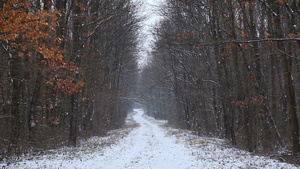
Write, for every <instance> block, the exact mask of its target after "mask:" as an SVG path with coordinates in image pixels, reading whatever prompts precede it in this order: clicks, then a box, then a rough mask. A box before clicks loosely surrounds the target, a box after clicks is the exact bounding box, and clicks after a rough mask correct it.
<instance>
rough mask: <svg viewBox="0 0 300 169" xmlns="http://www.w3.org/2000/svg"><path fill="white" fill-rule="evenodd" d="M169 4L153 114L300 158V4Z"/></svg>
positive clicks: (240, 0) (161, 29) (257, 0)
mask: <svg viewBox="0 0 300 169" xmlns="http://www.w3.org/2000/svg"><path fill="white" fill-rule="evenodd" d="M166 4H167V6H166V10H164V11H163V15H164V16H165V19H164V20H163V21H162V22H161V23H160V24H159V26H158V28H157V30H156V34H157V39H158V40H157V43H156V50H155V51H154V52H153V56H154V58H153V63H152V65H153V66H151V67H149V68H148V69H147V70H145V71H144V74H147V73H148V72H155V73H152V75H151V76H144V81H151V82H152V83H148V84H149V87H150V86H151V90H149V93H148V95H145V97H144V99H145V102H147V103H149V105H148V107H147V109H148V112H149V113H150V114H152V115H154V116H156V117H164V116H166V119H168V120H169V122H170V123H171V124H173V125H175V126H178V127H181V128H186V129H190V130H193V131H195V132H196V133H198V134H199V135H206V136H219V137H225V138H226V139H228V140H230V141H231V143H232V144H233V145H237V146H239V147H243V148H247V149H248V150H249V151H251V152H253V151H274V150H277V149H282V148H289V149H290V150H292V151H293V152H294V153H299V151H300V147H299V106H300V102H299V99H297V98H299V96H300V88H299V85H297V84H299V82H300V81H299V80H300V72H299V54H300V34H299V32H300V31H299V28H300V11H299V9H300V2H299V1H297V0H292V1H279V0H254V1H253V0H225V1H215V0H204V1H203V0H201V1H200V0H197V1H183V0H167V2H166ZM166 102H168V104H166ZM162 114H166V115H162Z"/></svg>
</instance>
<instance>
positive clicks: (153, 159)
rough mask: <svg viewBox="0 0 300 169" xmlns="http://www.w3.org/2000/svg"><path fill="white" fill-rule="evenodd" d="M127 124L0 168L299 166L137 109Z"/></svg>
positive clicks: (3, 164)
mask: <svg viewBox="0 0 300 169" xmlns="http://www.w3.org/2000/svg"><path fill="white" fill-rule="evenodd" d="M126 123H127V125H126V127H125V128H123V129H119V130H114V131H112V132H110V133H109V134H108V135H107V136H106V137H93V138H91V139H88V140H82V141H81V142H80V146H78V147H77V148H68V147H65V148H62V149H58V150H51V151H49V152H47V153H45V154H44V155H38V156H30V155H24V156H23V157H20V158H19V159H18V160H16V161H15V162H10V163H8V161H4V162H1V163H0V168H2V169H3V168H28V169H29V168H99V169H101V168H103V169H125V168H128V169H181V168H189V169H199V168H202V169H203V168H209V169H212V168H218V169H219V168H289V169H293V168H295V169H296V168H298V167H297V166H294V165H292V164H288V163H283V162H280V161H278V160H274V159H270V158H267V157H263V156H257V155H251V154H250V153H248V152H246V151H243V150H239V149H236V148H232V147H231V146H229V145H228V143H227V142H226V141H224V140H221V139H216V138H207V137H199V136H196V135H193V134H192V133H191V132H188V131H184V130H178V129H173V128H170V127H167V125H166V121H158V120H154V119H153V118H150V117H148V116H146V115H145V114H144V113H143V110H140V109H136V110H135V111H134V112H133V113H131V114H129V115H128V118H127V120H126Z"/></svg>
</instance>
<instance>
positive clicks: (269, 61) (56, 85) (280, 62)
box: [0, 0, 300, 161]
mask: <svg viewBox="0 0 300 169" xmlns="http://www.w3.org/2000/svg"><path fill="white" fill-rule="evenodd" d="M137 11H138V4H136V3H133V2H132V1H130V0H2V1H1V2H0V56H1V57H0V161H1V159H3V158H6V157H9V156H13V155H21V154H26V153H33V154H34V153H35V152H41V151H43V150H48V149H54V148H59V147H62V146H70V147H76V146H77V145H78V144H79V143H78V140H79V139H88V138H91V137H93V136H104V135H105V134H106V133H107V132H108V131H110V130H113V129H117V128H122V127H123V126H124V124H125V119H126V116H127V114H128V113H130V112H131V111H132V110H133V109H134V108H135V107H134V106H135V105H139V107H143V109H144V110H145V112H146V113H147V114H148V115H150V116H153V117H155V118H156V119H165V120H167V121H168V123H169V125H171V126H172V127H175V128H181V129H186V130H190V131H193V133H194V134H196V135H199V136H205V137H212V138H222V139H226V140H227V141H228V143H229V144H231V145H232V146H234V147H237V148H241V149H245V150H247V151H249V152H255V153H267V154H271V153H278V152H288V153H290V154H294V155H296V154H299V153H300V146H299V116H300V113H299V112H300V99H299V98H300V86H299V84H300V57H299V56H300V31H299V30H300V1H299V0H166V1H165V5H164V6H163V7H162V10H161V11H159V12H160V15H161V16H162V17H163V19H162V20H161V21H160V22H159V23H157V24H156V25H155V28H154V31H153V32H152V34H153V35H154V36H155V43H154V45H153V46H152V48H153V50H152V52H151V53H150V55H151V59H150V61H149V63H148V65H147V66H145V67H143V68H142V69H140V67H139V65H138V64H137V58H138V57H140V56H138V54H139V51H141V50H143V49H138V48H139V47H140V46H141V45H140V42H141V39H140V38H139V33H140V27H141V21H142V20H143V18H142V17H140V16H138V14H137V13H138V12H137Z"/></svg>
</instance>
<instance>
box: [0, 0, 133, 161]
mask: <svg viewBox="0 0 300 169" xmlns="http://www.w3.org/2000/svg"><path fill="white" fill-rule="evenodd" d="M135 10H136V7H135V6H134V5H133V4H132V3H131V2H130V1H127V0H99V1H94V0H59V1H58V0H57V1H53V0H43V1H40V0H30V1H26V0H4V1H1V2H0V46H1V47H0V53H1V58H0V154H1V155H0V159H1V158H4V157H5V156H10V155H18V154H22V153H28V152H38V151H43V150H45V149H50V148H56V147H61V146H64V145H69V146H76V144H77V142H76V141H77V140H78V138H89V137H91V136H101V135H103V134H105V133H106V131H108V130H111V129H115V128H120V127H122V125H123V123H124V119H125V117H126V114H127V112H128V111H129V110H130V109H132V108H131V105H132V103H131V102H132V101H131V100H128V99H122V98H126V97H125V96H127V95H128V94H129V93H130V92H131V91H132V86H131V84H130V83H131V81H132V79H131V78H132V74H135V69H136V63H135V50H136V45H137V29H138V25H137V24H138V23H139V19H138V17H136V12H135Z"/></svg>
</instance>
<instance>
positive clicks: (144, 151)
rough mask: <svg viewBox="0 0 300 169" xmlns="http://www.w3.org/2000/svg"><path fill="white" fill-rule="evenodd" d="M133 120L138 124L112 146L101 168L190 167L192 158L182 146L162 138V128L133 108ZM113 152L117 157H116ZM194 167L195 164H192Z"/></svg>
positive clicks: (163, 135) (173, 168) (163, 136)
mask: <svg viewBox="0 0 300 169" xmlns="http://www.w3.org/2000/svg"><path fill="white" fill-rule="evenodd" d="M133 119H134V120H135V121H136V122H137V123H139V125H140V126H139V127H138V128H137V129H136V130H134V131H133V132H131V133H130V135H129V136H128V137H127V138H126V139H125V140H124V142H123V143H122V145H120V146H118V147H116V148H114V149H112V151H114V152H115V153H112V155H113V156H107V157H106V160H105V161H104V164H103V165H104V166H106V167H104V168H112V169H116V168H136V169H142V168H170V169H171V168H172V169H175V168H188V167H193V165H192V164H193V161H195V159H194V157H192V156H190V154H189V153H190V151H188V150H187V149H186V148H185V147H184V146H183V145H180V144H176V143H175V141H174V140H173V139H171V138H167V137H165V134H164V132H163V130H162V128H160V127H158V125H157V124H155V123H153V122H151V121H149V120H148V119H146V118H145V117H143V111H142V110H137V114H136V115H135V116H133ZM116 155H117V156H116ZM194 167H195V166H194Z"/></svg>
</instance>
